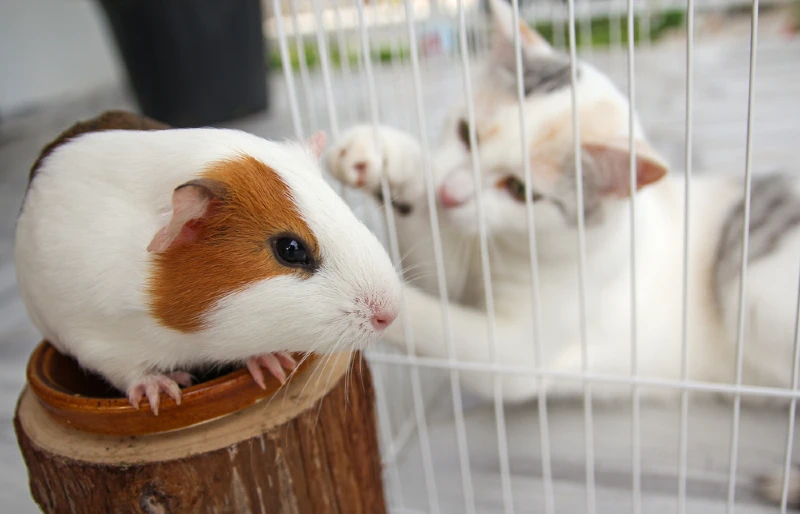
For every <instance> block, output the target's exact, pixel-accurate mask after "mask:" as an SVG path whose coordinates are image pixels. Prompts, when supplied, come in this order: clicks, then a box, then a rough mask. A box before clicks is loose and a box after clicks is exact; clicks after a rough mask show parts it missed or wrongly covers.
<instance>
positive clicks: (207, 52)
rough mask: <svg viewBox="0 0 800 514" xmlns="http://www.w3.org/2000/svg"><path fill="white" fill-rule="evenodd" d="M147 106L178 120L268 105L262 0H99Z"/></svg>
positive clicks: (226, 115) (205, 119)
mask: <svg viewBox="0 0 800 514" xmlns="http://www.w3.org/2000/svg"><path fill="white" fill-rule="evenodd" d="M100 5H101V6H102V8H103V11H104V12H105V15H106V18H107V20H108V22H109V25H110V28H111V31H112V33H113V35H114V39H115V40H116V43H117V47H118V49H119V51H120V54H121V55H122V59H123V61H124V63H125V68H126V70H127V73H128V78H129V80H130V84H131V86H132V88H133V92H134V94H135V95H136V99H137V101H138V103H139V107H140V109H141V110H142V113H143V114H145V115H146V116H149V117H151V118H155V119H157V120H159V121H163V122H165V123H168V124H170V125H173V126H176V127H196V126H203V125H211V124H215V123H218V122H223V121H227V120H231V119H234V118H238V117H240V116H244V115H247V114H251V113H254V112H257V111H261V110H264V109H266V108H267V66H266V60H265V57H264V55H265V43H266V42H265V39H264V37H263V32H262V24H263V17H262V12H261V0H100Z"/></svg>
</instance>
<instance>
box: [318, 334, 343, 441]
mask: <svg viewBox="0 0 800 514" xmlns="http://www.w3.org/2000/svg"><path fill="white" fill-rule="evenodd" d="M338 347H339V345H338V344H337V345H336V347H335V349H338ZM341 357H342V352H337V353H336V360H335V361H333V366H331V369H330V371H329V372H328V380H327V381H326V382H325V390H326V391H327V390H328V387H330V385H331V378H332V377H333V372H334V370H335V369H336V365H337V364H339V359H340V358H341ZM346 386H347V370H345V387H346ZM346 391H347V390H346V389H345V397H346V395H347V392H346ZM320 412H322V401H321V400H320V402H319V407H317V419H315V420H314V429H316V428H317V423H318V422H319V414H320Z"/></svg>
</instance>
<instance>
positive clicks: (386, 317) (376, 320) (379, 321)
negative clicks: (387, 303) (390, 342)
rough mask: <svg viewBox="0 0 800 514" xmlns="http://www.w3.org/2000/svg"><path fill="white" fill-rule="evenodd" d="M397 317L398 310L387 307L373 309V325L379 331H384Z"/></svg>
mask: <svg viewBox="0 0 800 514" xmlns="http://www.w3.org/2000/svg"><path fill="white" fill-rule="evenodd" d="M396 317H397V312H395V311H393V310H389V309H386V308H379V309H375V310H373V311H372V318H371V319H370V321H371V322H372V326H373V327H375V330H377V331H378V332H383V331H384V330H386V327H388V326H389V325H391V324H392V321H394V319H395V318H396Z"/></svg>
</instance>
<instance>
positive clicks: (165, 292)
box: [149, 156, 319, 332]
mask: <svg viewBox="0 0 800 514" xmlns="http://www.w3.org/2000/svg"><path fill="white" fill-rule="evenodd" d="M202 177H203V178H205V179H209V180H213V181H217V182H219V183H221V184H223V185H224V191H225V192H224V194H223V195H224V196H223V197H222V198H221V199H220V200H219V202H218V204H217V205H215V206H214V208H213V209H211V214H210V215H209V217H208V218H206V219H204V220H202V222H201V223H202V224H203V226H202V230H203V232H202V235H201V236H200V239H199V240H198V241H197V242H195V243H192V244H189V245H187V246H183V247H175V248H170V249H168V250H167V251H165V252H164V253H163V254H159V255H156V256H155V258H154V261H153V271H152V274H151V281H150V287H149V293H150V297H151V303H150V310H151V313H152V314H153V316H154V317H155V318H156V319H158V320H159V322H161V323H162V324H163V325H164V326H166V327H169V328H172V329H175V330H179V331H181V332H195V331H198V330H201V329H202V328H203V318H204V316H205V315H206V313H208V311H209V310H210V309H211V308H212V307H213V306H214V304H215V303H216V302H217V301H218V300H220V299H222V298H223V297H225V296H226V295H228V294H231V293H233V292H235V291H237V290H240V289H242V288H243V287H245V286H247V285H249V284H252V283H254V282H257V281H259V280H263V279H266V278H269V277H275V276H279V275H290V274H294V275H298V276H300V277H308V276H309V272H308V271H305V270H303V269H298V268H289V267H286V266H283V265H282V264H280V263H278V261H277V260H276V259H275V257H274V255H273V253H272V248H271V247H270V238H271V237H273V236H277V235H279V234H282V233H287V234H294V235H297V236H299V237H300V238H302V239H303V241H304V242H305V243H306V244H307V245H308V247H309V250H310V251H311V252H312V254H313V255H314V258H315V259H316V260H317V262H319V244H318V242H317V239H316V238H315V237H314V234H313V233H312V232H311V229H310V228H309V227H308V225H307V224H306V222H305V221H304V220H303V218H302V217H301V216H300V213H299V212H298V210H297V207H296V206H295V204H294V202H293V201H292V199H291V194H290V191H289V188H288V186H287V185H286V183H284V181H283V180H282V179H281V178H280V176H279V175H278V174H277V173H275V171H274V170H272V169H271V168H269V167H268V166H266V165H265V164H263V163H262V162H260V161H258V160H257V159H255V158H253V157H250V156H242V157H241V158H239V159H236V160H233V161H220V162H217V163H214V164H212V165H211V166H210V167H209V168H208V169H207V170H205V171H204V172H203V173H202Z"/></svg>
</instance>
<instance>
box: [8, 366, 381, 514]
mask: <svg viewBox="0 0 800 514" xmlns="http://www.w3.org/2000/svg"><path fill="white" fill-rule="evenodd" d="M352 357H353V359H354V362H352V363H351V362H350V361H351V355H350V354H342V355H340V356H339V357H338V358H336V357H334V358H332V359H325V358H321V359H317V360H316V361H315V362H314V363H312V364H311V365H310V366H308V367H307V368H306V369H304V370H303V371H302V373H300V374H298V375H297V376H295V377H294V379H293V380H292V381H290V382H289V383H288V384H287V386H286V387H285V389H283V390H281V391H279V392H278V393H276V394H275V395H274V396H273V397H272V398H268V399H265V400H262V401H261V402H259V403H257V404H255V405H252V406H250V407H247V408H246V409H244V410H241V411H239V412H236V413H234V414H230V415H228V416H225V417H223V418H220V419H216V420H212V421H208V422H206V423H203V424H201V425H195V426H191V427H188V428H184V429H181V430H177V431H172V432H166V433H161V434H153V435H144V436H126V437H117V436H104V435H97V434H91V433H88V432H82V431H79V430H76V429H74V428H71V427H69V426H66V425H64V424H62V423H58V422H55V421H54V419H53V418H51V417H50V416H51V414H49V413H48V412H47V411H46V410H45V409H44V408H43V406H42V405H41V403H40V402H39V400H38V399H37V397H36V396H35V395H34V394H33V393H32V392H31V391H30V389H28V388H26V389H25V390H24V391H23V392H22V395H21V397H20V400H19V403H18V404H17V411H16V416H15V418H14V427H15V429H16V433H17V439H18V441H19V445H20V448H21V449H22V454H23V457H24V459H25V462H26V464H27V466H28V472H29V478H30V487H31V493H32V494H33V497H34V499H35V500H36V502H37V503H38V504H39V506H40V507H41V508H42V510H43V511H44V512H46V513H48V514H49V513H86V514H96V513H102V514H106V513H114V514H116V513H121V514H125V513H136V514H142V513H144V514H179V513H192V514H194V513H204V512H208V513H237V514H238V513H241V514H246V513H263V514H273V513H276V514H277V513H297V514H304V513H313V514H323V513H341V514H351V513H353V514H356V513H364V514H381V513H385V512H386V507H385V501H384V496H383V486H382V477H381V466H380V454H379V448H378V438H377V434H376V429H375V412H374V392H373V389H372V381H371V378H370V373H369V368H368V366H367V364H366V362H363V361H362V357H361V355H360V354H357V353H356V354H353V355H352ZM351 366H352V367H351ZM348 367H350V369H351V370H352V372H351V373H346V370H347V369H348Z"/></svg>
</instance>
